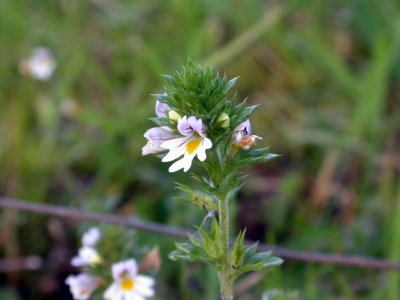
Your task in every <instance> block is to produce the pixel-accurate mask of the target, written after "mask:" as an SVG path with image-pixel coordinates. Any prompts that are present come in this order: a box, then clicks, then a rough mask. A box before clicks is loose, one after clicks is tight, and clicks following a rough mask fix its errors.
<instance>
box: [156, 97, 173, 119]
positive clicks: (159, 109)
mask: <svg viewBox="0 0 400 300" xmlns="http://www.w3.org/2000/svg"><path fill="white" fill-rule="evenodd" d="M170 110H171V108H170V107H169V106H168V104H165V103H162V102H160V101H158V100H157V101H156V115H157V117H159V118H166V117H167V115H166V114H165V112H166V111H170Z"/></svg>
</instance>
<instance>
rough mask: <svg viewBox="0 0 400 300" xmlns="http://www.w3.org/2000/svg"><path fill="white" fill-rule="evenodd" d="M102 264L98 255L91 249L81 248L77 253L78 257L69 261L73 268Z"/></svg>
mask: <svg viewBox="0 0 400 300" xmlns="http://www.w3.org/2000/svg"><path fill="white" fill-rule="evenodd" d="M101 262H102V260H101V257H100V255H99V254H98V253H97V251H96V250H95V249H94V248H92V247H82V248H80V249H79V251H78V255H77V256H74V257H73V258H72V259H71V265H73V266H74V267H82V266H87V265H91V266H94V265H98V264H100V263H101Z"/></svg>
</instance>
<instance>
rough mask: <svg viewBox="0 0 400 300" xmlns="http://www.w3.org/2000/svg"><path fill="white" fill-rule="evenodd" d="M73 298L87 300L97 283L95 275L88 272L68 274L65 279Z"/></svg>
mask: <svg viewBox="0 0 400 300" xmlns="http://www.w3.org/2000/svg"><path fill="white" fill-rule="evenodd" d="M65 284H67V285H69V290H70V292H71V294H72V297H74V300H88V299H89V297H90V295H91V294H92V293H93V291H94V290H95V289H96V288H97V286H98V284H99V279H98V278H97V277H94V276H91V275H88V274H83V273H82V274H79V275H69V276H68V277H67V279H65Z"/></svg>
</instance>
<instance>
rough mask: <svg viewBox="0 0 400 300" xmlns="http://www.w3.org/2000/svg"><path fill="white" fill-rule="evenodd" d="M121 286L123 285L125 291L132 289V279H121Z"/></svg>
mask: <svg viewBox="0 0 400 300" xmlns="http://www.w3.org/2000/svg"><path fill="white" fill-rule="evenodd" d="M119 286H120V287H121V289H122V290H123V291H130V290H132V289H133V286H134V284H133V281H132V280H131V279H124V280H122V281H121V283H120V284H119Z"/></svg>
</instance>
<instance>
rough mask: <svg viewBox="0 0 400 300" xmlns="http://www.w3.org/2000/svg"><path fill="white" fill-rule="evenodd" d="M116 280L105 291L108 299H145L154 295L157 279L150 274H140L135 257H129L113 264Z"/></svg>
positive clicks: (113, 274) (113, 273) (112, 269)
mask: <svg viewBox="0 0 400 300" xmlns="http://www.w3.org/2000/svg"><path fill="white" fill-rule="evenodd" d="M111 271H112V276H113V279H114V282H113V283H112V284H111V285H110V286H109V287H108V288H107V290H106V291H105V293H104V299H106V300H144V299H145V298H148V297H152V296H153V295H154V290H153V285H154V283H155V280H154V279H153V278H151V277H149V276H145V275H138V274H137V271H138V266H137V263H136V261H135V260H134V259H128V260H125V261H121V262H118V263H115V264H113V265H112V268H111Z"/></svg>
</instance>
